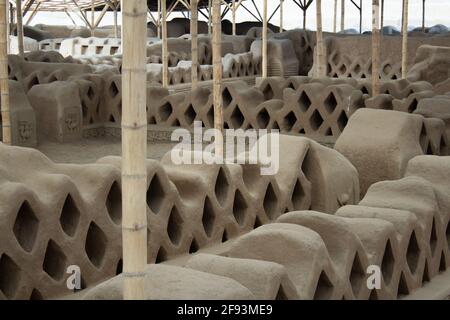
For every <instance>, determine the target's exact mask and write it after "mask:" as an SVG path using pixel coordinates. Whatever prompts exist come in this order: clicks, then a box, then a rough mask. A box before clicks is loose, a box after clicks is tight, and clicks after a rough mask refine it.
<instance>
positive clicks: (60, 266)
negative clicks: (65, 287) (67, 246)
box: [42, 240, 67, 281]
mask: <svg viewBox="0 0 450 320" xmlns="http://www.w3.org/2000/svg"><path fill="white" fill-rule="evenodd" d="M66 261H67V258H66V256H65V254H64V253H63V251H62V250H61V248H60V247H59V246H58V244H57V243H56V242H55V241H53V240H50V241H49V242H48V244H47V250H46V251H45V258H44V263H43V265H42V268H43V270H44V271H45V272H46V273H47V274H48V275H49V276H50V277H51V278H53V279H54V280H56V281H59V280H61V279H62V278H63V276H64V274H65V272H66Z"/></svg>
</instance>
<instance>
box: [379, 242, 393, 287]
mask: <svg viewBox="0 0 450 320" xmlns="http://www.w3.org/2000/svg"><path fill="white" fill-rule="evenodd" d="M394 265H395V258H394V252H393V250H392V245H391V241H390V240H388V241H387V242H386V247H385V249H384V254H383V260H382V261H381V273H382V274H383V279H384V282H385V283H386V285H389V283H391V280H392V274H393V272H394Z"/></svg>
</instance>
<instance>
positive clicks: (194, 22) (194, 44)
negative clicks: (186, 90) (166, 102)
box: [191, 0, 198, 89]
mask: <svg viewBox="0 0 450 320" xmlns="http://www.w3.org/2000/svg"><path fill="white" fill-rule="evenodd" d="M197 9H198V0H191V60H192V67H191V77H192V80H191V82H192V89H197V87H198V11H197Z"/></svg>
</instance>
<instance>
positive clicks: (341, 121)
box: [337, 111, 348, 132]
mask: <svg viewBox="0 0 450 320" xmlns="http://www.w3.org/2000/svg"><path fill="white" fill-rule="evenodd" d="M347 123H348V117H347V115H346V114H345V111H342V112H341V115H340V116H339V118H338V119H337V124H338V127H339V130H341V132H342V131H344V129H345V127H346V126H347Z"/></svg>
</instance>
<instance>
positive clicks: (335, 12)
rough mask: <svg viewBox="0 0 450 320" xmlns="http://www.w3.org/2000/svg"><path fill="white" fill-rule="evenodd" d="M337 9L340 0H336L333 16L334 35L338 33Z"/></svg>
mask: <svg viewBox="0 0 450 320" xmlns="http://www.w3.org/2000/svg"><path fill="white" fill-rule="evenodd" d="M337 7H338V0H334V14H333V33H336V31H337V29H336V28H337Z"/></svg>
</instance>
